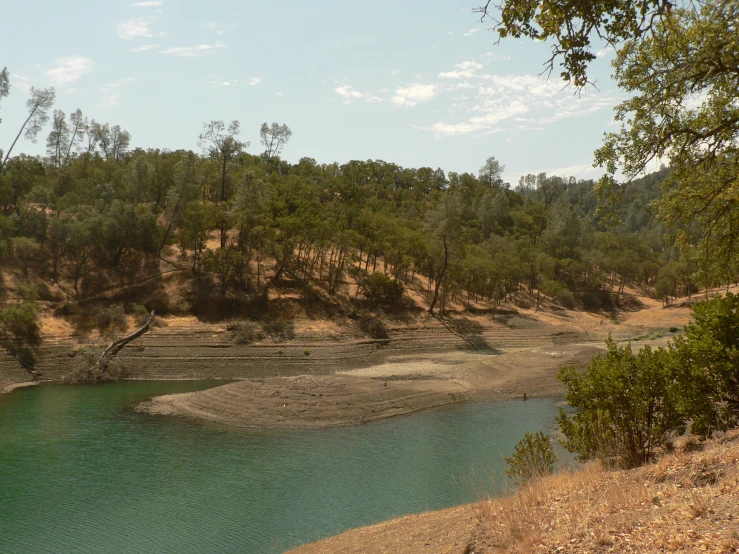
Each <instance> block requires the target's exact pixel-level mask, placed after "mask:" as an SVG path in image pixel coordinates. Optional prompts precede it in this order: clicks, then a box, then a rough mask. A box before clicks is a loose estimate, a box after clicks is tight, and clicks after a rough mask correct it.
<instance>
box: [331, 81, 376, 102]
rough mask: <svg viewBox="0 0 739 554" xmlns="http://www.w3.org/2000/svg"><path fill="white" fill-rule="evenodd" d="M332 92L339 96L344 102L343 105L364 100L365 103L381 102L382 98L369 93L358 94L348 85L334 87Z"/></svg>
mask: <svg viewBox="0 0 739 554" xmlns="http://www.w3.org/2000/svg"><path fill="white" fill-rule="evenodd" d="M334 92H335V93H336V94H338V95H339V96H341V98H342V99H343V100H344V104H351V103H352V102H353V101H355V100H364V101H365V102H382V98H380V97H379V96H374V95H372V94H370V93H369V92H359V91H358V90H357V89H355V88H354V87H352V86H350V85H342V86H340V87H336V88H335V89H334Z"/></svg>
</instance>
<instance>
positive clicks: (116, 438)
mask: <svg viewBox="0 0 739 554" xmlns="http://www.w3.org/2000/svg"><path fill="white" fill-rule="evenodd" d="M216 384H219V383H216V382H184V381H169V382H136V381H131V382H119V383H115V384H110V385H99V386H86V387H74V386H55V385H42V386H38V387H31V388H28V389H22V390H18V391H15V392H13V393H12V394H7V395H0V551H2V552H62V551H64V552H70V551H75V552H102V551H105V552H178V553H185V552H205V551H217V552H254V553H259V552H282V551H283V550H285V549H286V548H289V547H291V546H295V545H297V544H299V543H302V542H306V541H311V540H315V539H318V538H321V537H324V536H327V535H331V534H334V533H338V532H341V531H344V530H346V529H349V528H353V527H358V526H361V525H366V524H370V523H374V522H377V521H381V520H385V519H388V518H391V517H395V516H399V515H402V514H407V513H413V512H420V511H424V510H427V509H438V508H444V507H448V506H452V505H455V504H460V503H463V502H469V501H473V500H475V499H476V497H477V495H478V494H479V493H480V492H481V491H482V490H484V489H488V490H490V489H494V488H495V487H496V486H500V484H501V483H502V481H503V480H502V478H501V475H502V472H503V460H502V456H503V455H507V454H509V453H510V452H511V451H512V450H513V445H514V444H515V442H516V441H517V440H518V439H519V438H520V437H521V435H523V433H524V432H526V431H536V430H545V431H549V430H551V429H552V427H553V425H554V415H555V413H556V404H557V402H556V401H555V400H552V399H536V400H529V401H528V402H522V401H510V402H498V403H479V404H461V405H454V406H450V407H445V408H439V409H433V410H428V411H424V412H420V413H417V414H413V415H410V416H406V417H400V418H392V419H388V420H384V421H379V422H375V423H371V424H367V425H359V426H351V427H341V428H331V429H320V430H274V429H271V430H255V429H239V428H231V427H225V426H220V425H217V424H212V423H208V422H200V421H193V420H188V419H181V418H172V417H152V416H148V415H144V414H139V413H136V412H135V411H133V410H132V409H131V408H130V407H131V406H132V405H133V404H135V403H137V402H140V401H142V400H145V399H147V398H150V397H152V396H155V395H160V394H169V393H177V392H189V391H194V390H200V389H203V388H207V387H209V386H213V385H216ZM495 483H497V485H496V484H495Z"/></svg>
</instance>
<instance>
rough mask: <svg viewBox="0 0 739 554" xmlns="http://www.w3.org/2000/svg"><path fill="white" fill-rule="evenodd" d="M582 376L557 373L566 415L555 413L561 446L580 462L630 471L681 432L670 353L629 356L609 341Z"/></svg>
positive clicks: (629, 352)
mask: <svg viewBox="0 0 739 554" xmlns="http://www.w3.org/2000/svg"><path fill="white" fill-rule="evenodd" d="M606 346H607V348H608V350H607V352H606V354H605V355H598V356H596V357H595V358H593V360H591V362H590V363H589V364H588V368H587V371H586V372H585V373H583V374H580V373H578V372H577V371H575V368H574V367H572V366H569V367H565V368H563V369H562V370H561V371H560V374H559V379H560V380H561V381H562V382H563V383H564V384H565V385H566V386H567V402H568V403H569V405H570V406H572V407H573V408H575V410H576V411H575V413H574V414H573V415H568V414H567V413H566V412H565V411H564V410H563V409H561V408H560V412H559V415H558V416H557V423H558V424H559V426H560V427H561V429H562V432H563V433H564V435H565V437H566V438H565V439H564V440H563V441H562V444H563V446H564V447H565V448H567V449H568V450H569V451H570V452H576V453H577V454H578V459H579V460H580V461H586V460H589V459H593V458H600V459H601V460H603V461H604V462H606V463H608V464H611V465H618V466H621V467H624V468H630V467H636V466H639V465H642V464H644V463H647V462H649V461H651V460H652V459H653V457H654V454H655V451H656V450H657V449H658V448H659V447H661V446H663V445H664V443H665V441H666V440H667V439H668V438H669V436H670V435H671V434H672V433H682V432H683V431H684V430H685V417H684V416H683V415H682V414H681V413H680V412H679V411H678V402H677V398H676V393H677V392H678V391H677V390H676V389H675V387H674V386H673V381H674V377H675V372H674V370H673V369H672V367H673V364H672V363H670V362H671V359H670V358H671V356H670V353H669V352H668V351H666V350H664V349H661V348H660V349H657V350H652V349H651V348H650V347H648V346H645V347H644V348H642V349H641V350H640V351H639V353H638V354H636V355H635V354H634V353H633V352H632V350H631V345H625V346H622V347H619V346H618V345H617V344H616V343H615V342H614V341H613V340H612V339H611V338H610V337H608V340H607V341H606Z"/></svg>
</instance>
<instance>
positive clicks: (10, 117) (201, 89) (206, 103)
mask: <svg viewBox="0 0 739 554" xmlns="http://www.w3.org/2000/svg"><path fill="white" fill-rule="evenodd" d="M480 3H481V0H373V1H372V2H366V1H359V0H310V1H309V0H282V1H280V2H266V1H264V0H262V1H253V0H240V1H235V0H209V1H207V2H203V1H202V0H106V1H105V2H100V1H99V0H96V1H92V0H65V1H64V2H61V1H59V0H35V1H33V2H31V1H28V0H5V1H4V2H3V17H2V18H0V68H2V67H3V66H7V68H8V71H9V72H10V81H11V91H10V96H9V97H7V98H5V99H3V100H2V103H1V104H0V118H2V124H0V148H3V149H5V150H7V148H8V146H9V145H10V143H11V142H12V140H13V138H14V137H15V135H16V133H17V132H18V129H19V128H20V126H21V124H22V122H23V120H24V118H25V102H26V100H27V97H28V89H29V87H31V86H35V87H36V88H46V87H50V86H53V87H54V88H55V90H56V94H57V102H56V105H55V108H56V109H61V110H64V111H65V112H66V113H67V114H70V113H71V112H73V111H74V110H75V109H77V108H80V109H81V110H82V112H83V113H84V114H85V115H86V116H88V117H89V118H90V119H96V120H97V121H100V122H109V123H110V124H111V125H115V124H118V125H120V126H121V127H122V128H123V129H126V130H128V131H129V132H130V133H131V136H132V141H131V145H132V147H141V148H161V149H165V148H166V149H170V150H176V149H179V148H185V149H193V150H196V151H197V150H198V148H197V137H198V134H199V133H200V131H201V129H202V126H203V123H204V122H207V121H211V120H224V121H225V122H226V123H228V122H230V121H231V120H233V119H237V120H239V121H240V122H241V128H242V131H241V135H240V138H241V140H245V141H250V142H251V146H250V147H249V148H248V149H247V152H250V153H252V154H258V153H259V152H261V151H263V150H264V149H263V148H262V147H261V145H260V144H259V127H260V125H261V124H262V123H263V122H269V123H271V122H273V121H276V122H279V123H286V124H287V125H288V126H289V127H290V128H291V129H292V131H293V136H292V139H291V140H290V142H289V143H288V145H287V146H286V147H285V150H284V151H283V154H282V157H283V158H284V159H286V160H288V161H290V162H297V161H298V160H299V159H300V158H303V157H311V158H314V159H316V161H318V162H319V163H332V162H334V161H337V162H339V163H344V162H347V161H349V160H368V159H382V160H385V161H387V162H394V163H396V164H398V165H401V166H403V167H432V168H434V169H435V168H437V167H440V168H441V169H443V170H444V171H446V172H449V171H456V172H465V171H468V172H475V173H476V172H477V170H478V169H479V168H480V167H481V166H482V165H483V163H484V162H485V160H486V159H487V158H488V157H490V156H494V157H495V158H496V159H497V160H499V161H500V163H502V164H503V165H504V166H505V171H504V175H503V177H504V179H505V180H506V181H508V182H510V183H512V184H515V183H516V182H517V181H518V178H519V177H520V176H521V175H524V174H527V173H540V172H547V173H548V174H556V175H568V176H569V175H574V176H576V177H579V178H594V177H597V176H598V175H600V174H601V173H602V171H601V170H600V169H594V168H592V160H593V151H594V150H595V149H596V148H597V147H598V146H599V145H600V144H601V141H602V137H603V133H604V132H608V131H615V130H616V129H617V128H616V127H615V126H614V123H613V107H614V106H615V105H616V104H617V103H618V102H620V101H622V100H623V99H624V98H625V97H624V94H623V93H622V92H620V91H619V90H618V89H617V87H616V85H615V82H614V81H613V80H612V79H611V78H610V74H611V73H612V68H611V67H610V61H611V60H612V59H613V52H610V51H608V49H602V50H599V51H598V59H597V60H596V61H595V62H594V63H593V65H592V67H591V69H590V71H589V76H591V79H594V80H595V81H596V84H597V89H595V88H590V89H588V90H586V91H585V92H584V93H582V94H580V95H578V94H575V91H574V90H573V89H572V88H564V89H563V85H564V83H563V82H562V81H561V80H560V79H559V76H558V72H557V71H555V73H554V74H552V75H551V77H549V79H547V78H546V76H539V74H540V73H541V72H542V70H543V69H544V62H545V61H546V60H547V59H548V58H549V55H550V51H549V47H548V46H547V45H546V44H543V43H536V42H533V41H530V40H516V39H506V40H504V41H502V42H501V43H500V44H496V34H495V33H494V32H492V31H491V30H490V27H491V25H492V24H491V22H490V21H487V22H480V17H479V15H478V14H475V13H473V11H472V10H473V8H475V7H477V6H478V5H479V4H480ZM48 130H49V129H48V127H47V128H46V129H45V130H44V131H42V133H41V135H40V136H39V140H38V142H37V143H36V144H33V143H30V142H28V141H24V140H21V141H19V143H18V145H17V146H16V149H15V150H14V152H13V154H17V153H20V152H25V153H29V154H40V155H43V154H44V152H45V138H46V136H47V135H48Z"/></svg>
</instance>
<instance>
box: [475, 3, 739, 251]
mask: <svg viewBox="0 0 739 554" xmlns="http://www.w3.org/2000/svg"><path fill="white" fill-rule="evenodd" d="M493 7H498V8H500V10H501V15H500V20H498V21H496V24H495V29H496V30H497V31H498V33H499V35H500V37H501V38H503V37H506V36H513V37H521V36H524V37H529V38H532V39H536V40H550V39H551V40H553V42H554V44H553V47H552V48H553V50H552V57H551V58H550V59H549V63H548V67H549V70H550V71H551V70H552V69H553V66H554V62H555V60H557V59H560V58H561V59H562V62H561V64H562V66H563V72H562V74H561V76H562V78H563V79H564V80H565V81H567V82H568V83H573V84H574V85H575V86H576V87H584V86H585V85H586V84H587V83H588V78H587V67H588V64H589V63H590V62H591V61H592V60H594V59H595V57H596V55H595V54H594V53H593V45H592V44H591V41H592V40H593V39H594V38H595V37H600V38H601V39H602V40H604V41H606V42H607V43H608V44H609V45H610V46H611V47H614V48H615V49H616V50H617V58H616V60H615V62H614V66H615V68H616V74H615V76H616V78H617V80H618V83H619V86H620V87H621V88H622V89H624V90H625V92H626V93H627V98H628V99H627V100H625V101H624V102H622V103H621V104H620V105H619V106H618V107H617V109H616V120H617V121H620V122H622V126H621V129H620V131H619V132H617V133H610V134H608V135H607V136H606V139H605V143H604V145H603V146H602V147H601V148H600V149H598V150H597V151H596V153H595V161H596V164H597V165H599V166H601V167H604V168H605V169H606V171H607V174H606V175H605V176H604V177H603V178H602V179H601V180H600V181H599V183H598V195H599V197H600V199H601V201H602V202H603V203H604V206H603V207H602V208H601V214H602V215H609V216H610V217H609V218H607V219H605V220H606V221H608V220H610V221H611V222H614V220H615V219H616V216H615V212H616V206H617V204H618V200H619V198H620V197H622V196H623V191H624V189H625V186H626V185H629V184H630V183H632V182H633V181H634V180H635V179H636V178H637V177H638V176H639V175H641V174H642V173H643V171H644V170H645V168H646V167H647V165H648V164H649V163H650V162H653V161H662V162H663V163H666V164H668V165H669V167H670V168H671V174H670V176H669V178H668V180H667V182H666V183H665V186H664V189H665V195H664V198H663V199H662V200H661V201H660V202H659V204H658V207H659V213H660V217H661V219H662V220H664V221H665V222H666V223H667V224H668V226H671V227H672V230H673V231H675V232H676V234H677V238H678V243H679V244H680V245H681V247H682V248H683V249H687V248H688V247H690V246H693V245H697V246H698V249H699V254H700V257H701V258H702V259H703V260H705V261H709V260H711V259H715V257H717V256H720V257H723V258H725V259H728V258H730V257H731V256H732V255H733V253H734V252H735V251H736V247H735V245H734V236H736V233H737V232H739V215H738V214H737V213H736V212H737V210H736V209H734V208H735V205H736V202H735V199H734V196H733V190H734V185H733V183H735V182H736V180H737V177H738V176H739V156H738V155H737V154H739V152H737V148H738V147H737V143H738V141H739V105H737V103H736V96H737V87H736V74H737V62H736V60H737V57H738V56H739V43H738V42H737V41H736V40H735V37H736V26H735V22H736V20H737V19H738V18H739V4H737V2H735V1H729V0H703V1H700V2H677V1H676V0H637V1H633V2H632V1H625V0H594V1H591V2H581V1H580V0H542V1H541V2H530V1H529V0H504V1H502V2H501V3H500V4H497V3H495V2H493V1H492V0H489V1H488V2H487V3H486V4H485V5H483V6H481V7H480V8H478V12H479V13H481V14H482V17H483V18H486V17H489V16H490V15H491V14H490V13H489V11H490V10H491V8H493ZM619 172H620V173H621V174H622V175H623V177H624V180H623V183H620V182H619V181H618V180H617V179H616V175H617V174H619ZM693 222H697V224H698V230H697V231H698V232H697V234H698V236H697V237H695V236H692V235H695V234H696V230H695V228H694V227H695V225H693Z"/></svg>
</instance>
